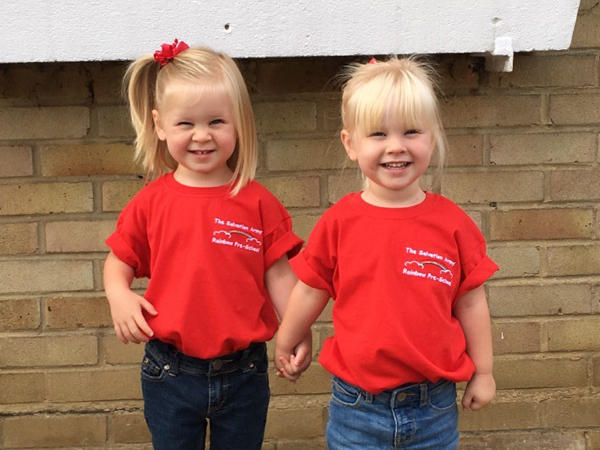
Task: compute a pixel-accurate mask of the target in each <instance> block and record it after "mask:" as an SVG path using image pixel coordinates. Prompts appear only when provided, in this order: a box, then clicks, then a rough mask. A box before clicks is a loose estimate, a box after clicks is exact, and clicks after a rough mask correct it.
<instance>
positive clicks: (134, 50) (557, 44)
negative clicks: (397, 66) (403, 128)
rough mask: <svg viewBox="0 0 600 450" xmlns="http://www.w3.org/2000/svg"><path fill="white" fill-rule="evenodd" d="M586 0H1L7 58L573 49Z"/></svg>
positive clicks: (1, 52) (0, 51)
mask: <svg viewBox="0 0 600 450" xmlns="http://www.w3.org/2000/svg"><path fill="white" fill-rule="evenodd" d="M578 7H579V0H479V1H476V2H474V1H472V0H413V1H405V0H329V1H318V0H290V1H285V0H280V1H274V0H248V1H243V0H231V1H227V0H219V1H214V0H207V1H201V0H188V1H164V0H146V1H144V2H139V1H133V0H120V1H117V0H92V1H81V0H60V1H59V0H2V10H3V13H2V26H1V28H0V63H16V62H47V61H110V60H130V59H134V58H137V57H139V56H140V55H143V54H146V53H152V52H153V51H154V50H156V49H158V48H159V45H160V44H161V43H163V42H172V40H173V39H174V38H179V39H181V40H184V41H186V42H187V43H188V44H190V45H206V46H209V47H212V48H215V49H217V50H220V51H224V52H227V53H228V54H230V55H231V56H233V57H236V58H248V57H286V56H344V55H379V54H392V53H395V54H409V53H430V54H435V53H490V54H492V53H493V52H494V51H495V49H496V48H497V45H496V44H497V39H498V38H509V39H510V40H511V43H512V50H513V52H528V51H544V50H561V49H566V48H568V47H569V45H570V42H571V38H572V34H573V29H574V27H575V20H576V17H577V11H578Z"/></svg>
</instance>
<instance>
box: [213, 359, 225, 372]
mask: <svg viewBox="0 0 600 450" xmlns="http://www.w3.org/2000/svg"><path fill="white" fill-rule="evenodd" d="M222 367H223V361H221V360H220V359H215V360H214V361H213V362H212V368H213V369H214V370H220V369H221V368H222Z"/></svg>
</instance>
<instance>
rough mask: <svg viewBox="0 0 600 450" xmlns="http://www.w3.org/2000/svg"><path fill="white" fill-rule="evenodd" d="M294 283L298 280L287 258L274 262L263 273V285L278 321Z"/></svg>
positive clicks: (283, 257)
mask: <svg viewBox="0 0 600 450" xmlns="http://www.w3.org/2000/svg"><path fill="white" fill-rule="evenodd" d="M296 281H298V278H296V275H295V274H294V272H293V271H292V267H291V266H290V262H289V261H288V258H287V256H282V257H281V258H279V259H278V260H277V261H275V262H274V263H273V265H272V266H271V267H269V268H268V269H267V272H266V273H265V285H266V286H267V291H269V296H270V297H271V301H272V302H273V307H274V308H275V311H277V315H278V316H279V320H281V319H282V318H283V313H284V312H285V308H286V306H287V303H288V300H289V298H290V293H291V292H292V289H293V288H294V286H295V285H296Z"/></svg>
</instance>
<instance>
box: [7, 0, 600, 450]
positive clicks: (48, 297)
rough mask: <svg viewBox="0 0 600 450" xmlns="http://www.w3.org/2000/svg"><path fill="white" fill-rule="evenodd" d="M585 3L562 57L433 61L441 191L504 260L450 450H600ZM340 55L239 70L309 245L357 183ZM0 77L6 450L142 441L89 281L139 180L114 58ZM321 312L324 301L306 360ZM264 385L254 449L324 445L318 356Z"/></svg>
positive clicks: (120, 354)
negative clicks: (476, 381) (438, 86)
mask: <svg viewBox="0 0 600 450" xmlns="http://www.w3.org/2000/svg"><path fill="white" fill-rule="evenodd" d="M596 3H597V2H596V1H595V0H583V1H582V4H581V11H580V16H579V18H578V21H577V27H576V30H575V36H574V39H573V46H572V48H571V50H569V51H565V52H555V53H539V54H522V55H517V56H516V58H515V64H514V67H515V70H514V72H513V73H510V74H493V73H488V72H485V71H483V70H482V60H480V59H478V58H474V57H469V56H464V55H454V56H442V57H438V58H436V61H437V62H438V63H439V68H440V70H441V72H442V75H443V83H442V84H443V89H444V91H445V93H446V98H445V99H444V101H443V102H442V104H443V112H444V120H445V124H446V126H447V129H448V134H449V138H450V143H451V154H450V155H449V167H448V169H447V171H446V175H445V178H444V181H443V183H442V188H441V191H442V193H443V194H445V195H447V196H449V197H450V198H452V199H453V200H455V201H456V202H458V203H460V204H462V205H463V207H464V208H465V209H466V210H467V211H468V212H469V214H470V215H471V216H472V217H473V218H474V220H475V221H476V223H477V224H478V225H479V226H480V227H481V229H482V230H483V232H484V233H485V235H486V236H487V238H488V240H489V247H490V253H491V254H492V256H493V258H494V259H495V260H496V261H497V262H498V263H499V264H500V266H501V270H500V271H499V273H498V274H497V275H496V276H495V277H494V279H493V280H492V281H491V282H490V283H489V284H488V288H487V290H488V295H489V302H490V307H491V311H492V315H493V321H494V328H493V333H494V347H495V353H496V366H495V371H496V379H497V382H498V388H499V392H498V395H497V399H496V401H495V402H494V403H493V404H492V405H491V406H489V407H488V408H486V409H485V410H484V411H482V412H478V413H467V414H462V416H461V424H460V427H461V431H462V441H461V449H468V450H475V449H483V448H488V449H517V448H519V449H520V448H526V447H527V448H532V449H550V450H554V449H556V450H558V449H562V450H564V449H570V450H584V449H585V450H592V449H600V333H599V332H598V330H600V318H599V316H598V313H599V312H600V240H599V239H600V171H599V169H598V162H599V157H600V156H599V151H598V133H599V131H600V90H599V88H598V85H599V78H598V77H599V73H598V72H599V69H598V66H599V55H600V7H598V6H596ZM347 61H348V59H340V58H314V59H313V58H309V59H301V60H300V59H278V60H277V59H274V60H248V61H242V66H243V72H244V75H245V76H246V79H247V80H248V83H249V85H250V88H251V91H252V97H253V101H254V104H255V110H256V116H257V122H258V129H259V133H260V136H259V139H260V146H261V154H260V170H259V174H260V179H261V182H263V183H264V184H265V185H266V186H267V187H268V188H269V189H271V190H272V191H273V192H274V193H275V194H276V195H277V196H278V197H279V198H280V199H281V200H282V201H283V203H284V204H285V205H286V206H287V207H288V208H289V210H290V211H291V213H292V215H293V216H294V220H295V228H296V231H297V232H298V233H299V234H300V235H302V236H303V237H306V236H307V235H308V233H309V231H310V229H311V228H312V226H313V225H314V223H315V221H316V220H317V218H318V217H319V215H320V214H321V213H322V212H323V211H324V210H325V209H326V208H327V206H328V205H329V204H330V203H332V202H335V201H336V200H337V199H338V198H339V197H340V196H341V195H342V194H343V193H344V192H347V191H348V190H351V189H356V188H357V187H358V186H359V184H360V182H359V179H358V177H357V174H356V171H355V169H354V168H353V167H351V166H349V167H347V168H345V169H343V170H341V168H342V167H344V154H343V150H342V148H341V146H340V144H339V143H338V140H337V134H338V129H339V112H338V104H339V97H340V96H339V92H338V91H337V90H336V89H335V87H334V86H333V85H332V83H331V82H330V80H331V77H332V76H333V75H334V74H335V73H337V72H338V70H339V68H340V67H341V66H342V65H343V64H344V63H345V62H347ZM0 69H1V72H0V448H6V449H21V448H30V449H31V448H34V449H39V448H47V447H50V448H62V449H75V448H77V449H81V448H86V449H87V448H90V449H98V450H100V449H109V448H110V449H150V448H151V446H150V444H149V443H148V441H149V436H148V433H147V431H146V429H145V425H144V421H143V415H142V413H141V407H142V404H141V393H140V387H139V380H138V379H139V375H138V373H139V372H138V365H139V361H140V358H141V350H142V349H141V348H140V347H139V346H135V345H128V346H125V345H123V344H121V343H120V342H118V341H117V339H116V338H115V337H114V334H113V332H112V329H111V326H110V324H111V320H110V316H109V311H108V307H107V304H106V300H105V298H104V296H103V292H102V282H101V271H102V264H103V260H104V258H105V256H106V247H105V246H104V244H103V240H104V239H105V237H106V236H107V235H108V234H109V233H110V232H111V230H112V229H113V227H114V224H115V220H116V217H117V215H118V212H119V211H120V210H121V209H122V208H123V206H124V205H125V204H126V202H127V201H128V199H129V198H131V196H132V195H133V194H134V193H135V192H136V191H137V190H138V189H139V188H140V187H141V186H142V184H143V182H142V180H141V179H140V177H139V175H138V174H139V168H136V167H134V166H133V164H132V163H131V155H132V146H131V140H132V132H131V129H130V127H129V124H128V118H127V114H126V110H125V108H124V106H123V104H122V103H121V101H120V99H119V96H118V91H119V82H120V78H121V76H122V72H123V64H120V63H82V64H25V65H5V66H0ZM427 179H429V177H427ZM135 283H136V284H135V287H136V288H138V289H143V288H144V283H143V282H140V281H136V282H135ZM330 320H331V310H330V307H329V308H328V309H327V311H326V312H325V313H324V314H323V316H322V318H321V320H320V321H319V322H318V323H317V324H316V325H315V327H314V341H315V352H318V349H319V347H320V345H321V344H322V342H323V340H324V339H325V338H326V337H327V336H329V335H330V334H331V331H332V330H331V322H330ZM271 352H272V347H271ZM271 383H272V392H273V398H272V403H271V411H270V416H269V424H268V427H267V440H266V443H265V446H264V448H265V449H268V450H295V449H324V448H325V444H324V437H323V435H324V425H325V423H326V418H327V402H328V391H329V379H328V376H327V374H326V373H325V372H324V370H323V369H321V368H320V366H319V365H318V364H317V363H314V364H313V366H312V367H311V369H310V370H309V371H308V372H307V373H306V374H305V375H304V376H303V378H302V379H301V380H300V381H299V382H298V383H297V384H293V385H292V384H289V383H287V382H285V381H283V380H280V379H278V378H276V377H272V379H271Z"/></svg>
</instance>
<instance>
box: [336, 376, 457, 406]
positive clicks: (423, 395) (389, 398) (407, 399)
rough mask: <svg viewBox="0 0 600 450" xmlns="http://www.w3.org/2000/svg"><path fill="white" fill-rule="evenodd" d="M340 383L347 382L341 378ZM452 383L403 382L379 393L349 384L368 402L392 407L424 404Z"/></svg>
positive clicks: (445, 381) (452, 384)
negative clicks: (372, 392) (431, 396)
mask: <svg viewBox="0 0 600 450" xmlns="http://www.w3.org/2000/svg"><path fill="white" fill-rule="evenodd" d="M336 378H337V377H336ZM337 380H338V381H339V378H337ZM342 383H346V384H349V383H347V382H346V381H343V380H342ZM454 384H455V383H454V382H452V381H448V380H445V379H440V380H438V381H436V382H435V383H432V382H431V381H424V382H422V383H410V384H403V385H401V386H398V387H397V388H394V389H389V390H386V391H383V392H380V393H379V394H371V393H370V392H367V391H365V390H364V389H362V388H360V387H358V386H354V385H350V386H352V387H353V388H354V389H356V390H357V391H358V392H360V394H361V395H362V396H363V397H364V398H365V400H366V401H367V402H369V403H383V404H386V405H390V406H391V407H392V408H396V407H398V406H400V405H406V404H409V403H418V404H419V405H421V406H424V405H425V404H427V402H428V398H429V396H430V395H432V394H434V393H435V392H437V391H439V390H442V389H447V388H450V387H453V386H454Z"/></svg>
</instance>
